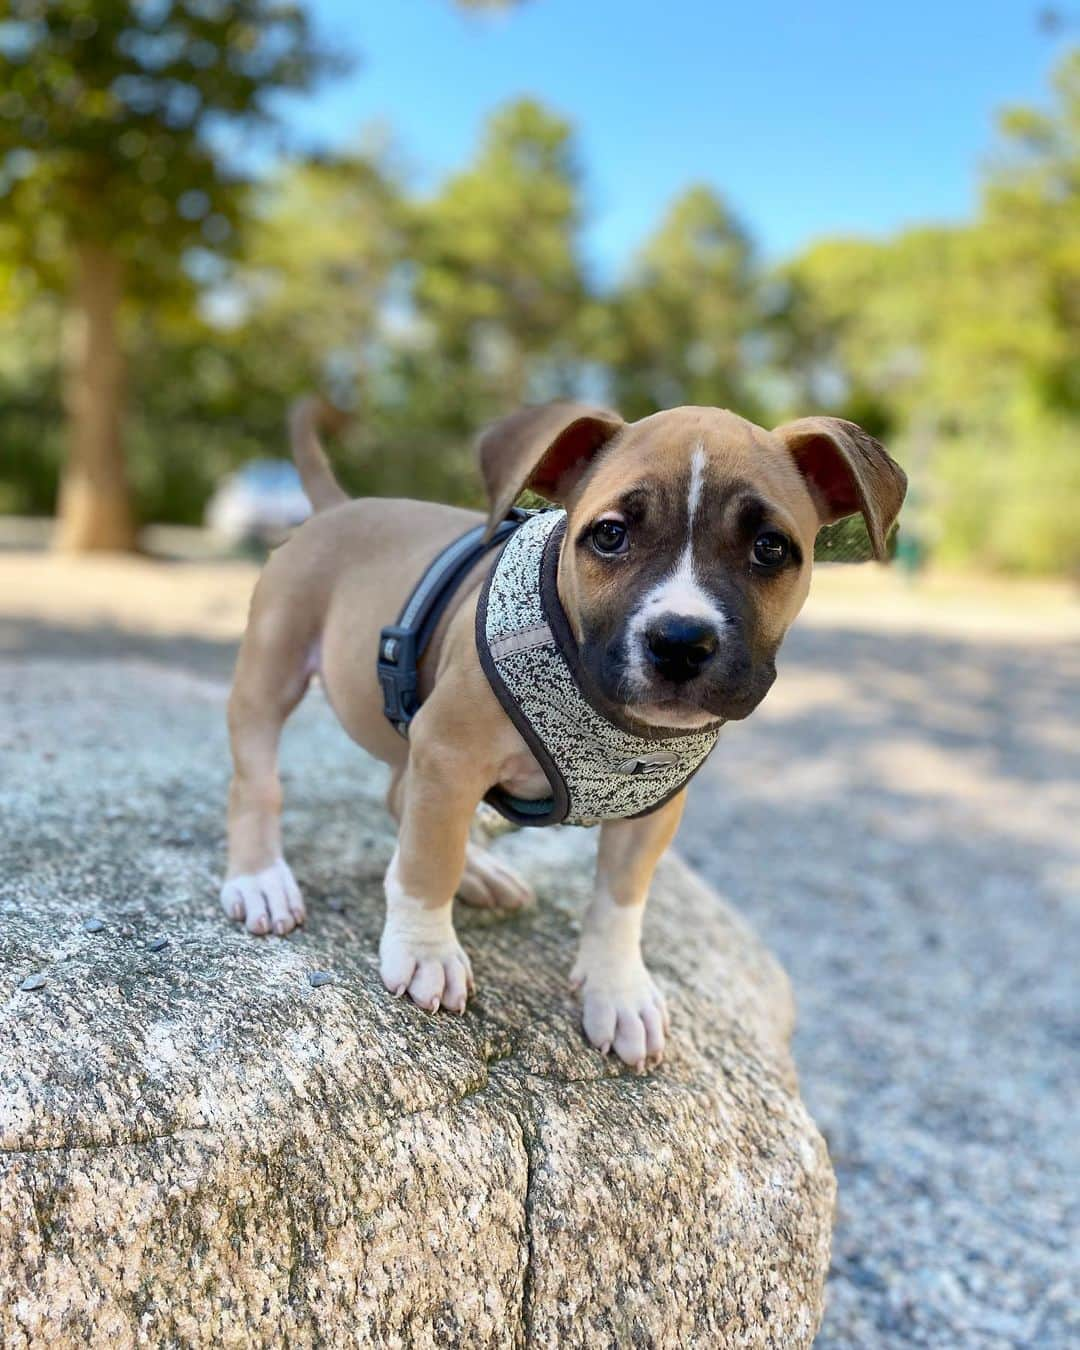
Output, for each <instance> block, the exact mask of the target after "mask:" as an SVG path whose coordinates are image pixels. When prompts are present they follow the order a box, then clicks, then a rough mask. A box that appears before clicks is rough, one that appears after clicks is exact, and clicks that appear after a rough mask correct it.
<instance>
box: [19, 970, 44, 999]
mask: <svg viewBox="0 0 1080 1350" xmlns="http://www.w3.org/2000/svg"><path fill="white" fill-rule="evenodd" d="M19 988H20V989H21V990H22V991H23V992H24V993H26V994H29V993H31V992H32V991H33V990H35V989H44V988H45V976H44V975H42V974H41V973H40V972H39V973H38V974H36V975H27V977H26V979H25V980H23V982H22V984H20V985H19Z"/></svg>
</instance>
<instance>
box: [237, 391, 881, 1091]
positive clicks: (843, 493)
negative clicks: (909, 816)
mask: <svg viewBox="0 0 1080 1350" xmlns="http://www.w3.org/2000/svg"><path fill="white" fill-rule="evenodd" d="M315 421H316V406H315V405H314V404H313V403H308V404H305V405H301V407H300V409H298V411H297V413H296V415H295V416H294V421H293V439H294V453H295V456H296V459H297V463H298V466H299V468H300V471H301V475H302V477H303V481H304V486H305V489H306V490H307V492H308V495H309V497H310V498H311V501H312V505H313V506H314V508H315V514H314V515H313V516H312V518H311V519H310V520H309V521H308V522H307V523H306V524H305V525H303V526H302V527H301V528H300V529H299V530H297V531H296V533H295V534H294V535H293V536H292V538H291V539H290V540H289V541H288V542H287V543H286V544H284V545H283V546H282V547H281V548H279V549H278V550H277V551H276V552H275V553H274V554H273V555H272V557H271V558H270V560H269V562H268V563H267V565H266V568H265V570H264V572H263V574H262V576H261V578H260V580H259V584H258V586H257V587H256V590H255V596H254V599H253V601H252V606H251V616H250V621H249V624H248V629H247V633H246V634H245V637H244V642H243V646H242V648H241V651H240V656H239V659H238V662H237V668H236V677H235V683H234V686H233V690H232V696H231V698H230V701H229V730H230V735H231V743H232V753H233V762H234V768H235V773H234V777H233V781H232V787H231V790H230V797H229V860H228V871H227V879H226V881H225V883H224V885H223V887H222V891H221V900H222V904H223V906H224V908H225V911H226V913H227V914H229V915H230V917H232V918H233V919H235V920H236V921H237V922H241V921H242V922H244V923H246V925H247V928H248V930H249V931H250V932H252V933H268V932H271V931H272V932H276V933H279V934H283V933H287V932H288V931H289V930H290V929H291V928H293V927H294V925H296V924H298V923H302V922H303V920H304V907H303V901H302V899H301V895H300V891H299V888H298V887H297V884H296V882H295V880H294V879H293V875H292V873H291V871H290V870H289V867H288V865H287V863H286V862H285V860H284V857H283V855H282V846H281V836H280V829H279V817H280V812H281V787H280V783H279V780H278V774H277V750H278V740H279V736H280V733H281V729H282V725H283V723H284V722H285V719H286V718H287V717H288V715H289V713H290V712H291V711H292V710H293V708H294V707H295V706H296V705H297V703H298V702H299V701H300V699H301V697H302V696H303V694H304V691H305V689H306V687H307V684H308V681H309V680H310V678H311V676H312V675H313V674H315V673H316V672H317V673H318V674H319V675H320V676H321V678H322V681H323V684H324V686H325V690H326V694H327V698H328V699H329V702H330V704H331V706H332V707H333V709H334V711H335V712H336V714H337V716H338V717H339V719H340V720H341V723H342V725H343V726H344V728H345V730H346V731H347V732H348V734H349V735H350V736H351V737H352V738H353V739H354V740H356V741H357V742H359V744H360V745H362V746H363V747H364V748H365V749H366V750H367V751H369V752H370V753H371V754H373V755H376V756H377V757H378V758H380V759H382V760H384V761H385V762H386V763H388V764H389V765H390V766H391V768H392V770H393V780H392V786H391V789H390V794H389V805H390V809H391V810H392V812H393V813H394V815H395V817H396V818H397V821H398V824H399V835H398V847H397V850H396V852H395V854H394V857H393V859H392V861H391V863H390V866H389V869H388V871H387V874H386V903H387V912H386V924H385V929H384V932H383V937H382V941H381V944H380V970H381V974H382V978H383V981H384V983H385V984H386V986H387V988H388V989H390V990H391V991H393V992H394V993H396V994H403V993H407V994H408V996H409V997H410V998H411V999H412V1000H413V1001H414V1002H415V1003H417V1004H419V1005H420V1006H421V1007H423V1008H427V1009H430V1010H433V1011H434V1010H436V1009H438V1008H440V1007H442V1008H447V1009H451V1010H453V1011H455V1012H462V1011H464V1008H465V1003H466V998H467V996H468V992H469V990H470V989H471V988H472V973H471V969H470V964H469V958H468V956H467V955H466V953H465V952H464V950H463V949H462V947H461V946H460V944H459V943H458V940H457V937H456V935H455V932H454V926H453V921H452V915H451V910H452V903H451V902H452V901H453V898H454V896H455V894H457V895H458V896H460V898H461V899H462V900H465V901H467V902H469V903H473V904H481V905H495V906H500V907H504V908H511V907H516V906H518V905H520V904H522V903H523V902H524V901H525V900H526V899H527V898H528V896H529V891H528V888H527V886H526V885H525V884H524V883H523V882H522V881H520V880H519V879H518V878H517V877H515V876H514V875H513V874H512V873H510V872H509V871H508V870H507V869H506V868H505V867H503V866H502V865H501V864H497V863H496V862H494V860H492V859H491V858H490V857H489V856H488V855H487V854H486V853H485V852H484V851H483V850H481V849H479V848H477V847H476V846H475V845H474V844H472V843H471V842H470V839H469V829H470V824H471V822H472V819H473V814H474V812H475V809H476V806H477V804H478V803H479V802H480V801H481V800H482V799H483V798H484V795H485V793H487V791H488V790H489V789H490V788H491V787H492V786H493V785H495V784H500V785H502V786H503V787H504V788H506V789H507V790H508V791H510V792H512V793H513V794H514V795H515V796H517V797H533V798H540V797H543V796H545V794H546V793H547V791H548V783H547V780H546V778H545V777H544V774H543V773H542V772H541V770H540V766H539V764H538V763H537V761H536V759H535V758H534V757H533V755H532V753H531V752H530V750H529V748H528V746H527V745H526V742H525V741H524V740H523V738H522V736H521V734H520V733H519V732H518V730H517V729H516V728H515V726H514V724H513V723H512V722H511V721H510V719H509V718H508V717H507V715H506V713H505V712H504V711H503V709H502V707H501V706H500V704H499V701H498V699H497V698H496V696H495V694H494V693H493V691H492V688H491V686H490V685H489V683H488V679H487V677H486V676H485V674H484V671H483V669H482V668H481V665H480V662H479V659H478V656H477V649H476V639H475V633H474V622H475V611H476V604H477V595H478V590H479V586H480V582H481V580H482V577H483V574H484V572H485V571H486V569H487V568H488V567H489V566H490V565H491V557H490V555H489V558H488V560H487V561H486V562H484V563H482V564H480V565H478V566H477V568H476V569H474V574H473V575H472V576H471V577H470V578H469V579H468V580H467V582H466V583H465V584H464V585H463V586H462V587H461V588H460V590H459V592H458V595H457V596H456V598H455V603H454V605H453V606H452V607H451V609H450V611H449V612H448V614H447V615H446V616H444V618H443V620H442V622H441V623H440V627H439V630H438V631H437V633H436V636H435V639H434V641H433V642H432V644H431V647H430V648H429V650H428V653H427V655H426V656H425V658H424V661H423V663H422V665H421V671H420V675H421V692H422V695H423V704H422V706H421V708H420V711H419V712H418V714H417V715H416V717H415V719H414V721H413V723H412V726H411V728H410V734H409V739H408V740H407V741H406V740H403V739H402V738H401V737H400V736H399V735H398V734H397V733H396V732H395V730H394V729H393V728H392V727H391V725H390V724H389V722H388V721H387V720H386V718H385V717H384V715H383V711H382V698H381V693H380V688H379V685H378V682H377V679H376V672H375V659H376V652H377V647H378V640H379V632H380V629H381V628H382V626H383V625H385V624H388V623H393V622H395V621H396V619H397V616H398V614H399V612H400V610H401V607H402V605H403V603H404V601H405V599H406V598H407V596H408V594H409V592H410V591H411V589H412V587H413V585H414V583H415V582H416V580H417V578H418V577H419V576H420V574H421V573H422V571H423V570H424V568H425V567H426V565H427V564H428V563H429V562H430V561H431V560H432V559H433V558H434V557H435V556H436V555H437V554H438V552H439V551H440V550H441V549H442V548H444V547H445V546H446V545H447V544H448V543H450V542H451V541H452V540H453V539H455V538H457V537H458V536H459V535H461V534H462V533H464V532H465V531H466V530H467V529H469V528H471V527H472V526H473V525H474V524H476V522H477V521H478V520H479V519H480V517H478V516H477V515H476V514H475V513H473V512H470V511H464V510H459V509H457V508H455V507H449V506H440V505H436V504H433V503H428V502H417V501H400V500H383V499H378V500H375V499H370V500H360V501H349V500H348V499H347V498H346V496H345V494H344V493H343V492H342V490H341V488H340V487H339V486H338V484H337V483H336V481H335V480H334V477H333V475H332V473H331V471H330V467H329V465H328V463H327V461H326V457H325V455H324V454H323V452H322V449H321V447H320V445H319V443H318V439H317V436H316V432H315ZM480 463H481V470H482V473H483V477H484V482H485V485H486V488H487V491H488V495H489V499H490V501H491V513H490V522H491V526H492V528H493V527H494V525H495V524H496V523H497V522H498V521H499V520H501V519H502V518H503V516H504V515H505V514H506V512H507V510H508V509H509V508H510V506H511V505H512V504H513V502H514V501H515V500H516V498H517V497H518V495H519V494H520V493H521V492H522V491H523V490H524V489H525V488H526V487H531V488H533V489H534V490H536V491H538V492H540V493H541V494H543V495H544V496H545V497H548V498H550V499H551V500H553V501H556V502H558V503H560V504H561V505H562V506H564V507H565V509H566V512H567V527H566V533H565V538H564V541H563V544H562V548H561V553H560V554H559V558H558V573H557V589H558V595H559V598H560V599H561V601H562V605H563V608H564V610H565V613H566V616H567V618H568V620H569V624H570V627H571V628H572V631H573V636H574V638H575V639H576V642H577V645H578V654H579V657H580V663H581V667H582V669H583V671H584V678H585V680H587V681H588V683H589V684H590V685H591V690H590V695H591V697H592V699H593V701H594V702H595V703H596V704H597V705H598V706H601V707H605V706H606V707H610V708H611V709H613V710H614V711H617V712H618V714H619V715H620V716H621V717H622V718H623V719H624V720H628V721H630V722H632V723H633V724H635V725H639V726H645V727H662V728H672V729H684V730H689V729H693V728H700V727H703V726H706V725H709V724H711V723H715V722H716V720H717V719H719V718H724V719H738V718H743V717H746V716H747V715H748V714H749V713H751V712H752V711H753V710H754V708H755V707H757V705H758V704H759V703H760V702H761V700H762V698H764V696H765V694H766V693H767V691H768V689H769V687H770V686H771V684H772V682H773V679H774V678H775V673H776V672H775V664H774V660H775V656H776V652H777V649H778V648H779V646H780V643H781V641H782V640H783V637H784V634H785V632H786V631H787V629H788V626H789V625H790V624H791V621H792V620H793V619H794V618H795V616H796V614H797V613H798V612H799V609H800V608H801V606H802V604H803V601H804V600H805V598H806V593H807V590H808V587H809V584H810V571H811V563H812V559H813V553H814V537H815V535H816V534H817V532H818V529H819V527H820V526H821V525H822V524H824V523H825V522H828V521H834V520H837V519H839V518H840V517H842V516H845V515H849V514H852V513H854V512H861V513H862V515H863V516H864V518H865V520H866V524H867V528H868V531H869V534H870V539H871V541H872V543H873V546H874V550H875V553H876V554H877V556H878V557H879V558H880V557H882V556H884V551H885V539H886V535H887V533H888V531H889V528H890V526H891V525H892V523H893V521H894V520H895V518H896V515H897V513H898V511H899V509H900V505H901V503H902V501H903V498H904V492H905V485H906V480H905V477H904V474H903V472H902V470H901V469H900V468H899V467H898V466H897V465H896V464H895V463H894V462H893V461H892V460H891V459H890V458H889V456H888V455H887V454H886V453H885V451H884V450H883V449H882V447H881V446H880V445H879V444H878V443H877V442H876V441H875V440H873V438H872V437H870V436H868V435H867V434H866V433H865V432H863V431H862V430H860V428H858V427H856V426H854V425H853V424H852V423H850V422H843V421H840V420H838V419H835V418H827V417H811V418H805V419H802V420H800V421H797V422H792V423H789V424H788V425H786V426H783V427H779V428H778V429H777V430H775V431H765V430H763V429H762V428H761V427H757V426H754V425H753V424H751V423H750V422H747V421H745V420H743V419H742V418H741V417H738V416H736V415H735V414H734V413H730V412H724V411H721V410H719V409H716V408H676V409H674V410H673V411H670V412H662V413H657V414H655V415H654V416H652V417H647V418H644V419H643V420H641V421H639V422H635V423H631V424H626V423H624V422H622V421H621V419H620V418H619V417H618V416H617V415H615V414H614V413H610V412H607V411H604V410H599V409H593V408H586V407H581V406H577V405H574V404H555V405H550V406H547V407H541V408H532V409H527V410H525V411H523V412H520V413H517V414H515V415H514V416H512V417H509V418H507V419H506V420H505V421H503V422H500V423H498V424H497V425H496V426H494V427H493V428H491V429H490V430H489V431H488V432H487V433H486V434H485V435H484V436H483V438H482V439H481V442H480ZM684 796H685V792H682V791H680V792H679V793H678V794H677V795H676V796H674V797H673V798H672V799H671V800H670V801H668V802H667V803H666V804H665V805H663V806H662V807H660V808H659V809H657V810H655V811H654V812H652V813H651V814H648V815H644V816H640V817H636V818H633V819H626V820H616V821H606V822H605V823H603V824H602V825H601V827H600V843H599V853H598V865H597V876H596V889H595V895H594V898H593V901H592V904H591V906H590V908H589V911H588V913H587V915H586V917H585V922H584V930H583V935H582V939H581V946H580V951H579V954H578V958H577V962H576V964H575V967H574V970H573V972H572V977H571V978H572V981H573V983H574V984H575V985H576V986H577V987H578V988H579V989H580V991H581V994H582V998H583V1003H584V1025H585V1032H586V1035H587V1036H588V1039H589V1040H590V1042H591V1043H592V1044H593V1045H595V1046H597V1047H598V1048H599V1049H600V1050H601V1051H602V1052H605V1053H606V1052H607V1051H608V1050H610V1049H612V1048H613V1049H614V1050H615V1052H616V1054H617V1055H618V1056H619V1058H620V1059H622V1060H623V1061H625V1062H626V1063H628V1064H632V1065H635V1066H637V1067H642V1066H643V1065H644V1064H645V1063H646V1062H647V1061H650V1062H651V1061H656V1060H658V1059H659V1058H660V1056H661V1055H662V1053H663V1049H664V1037H665V1033H666V1031H667V1026H668V1023H667V1014H666V1012H665V1009H664V1001H663V997H662V996H661V994H660V991H659V990H658V989H657V987H656V985H655V984H654V983H653V980H652V978H651V977H650V975H649V973H648V971H647V970H646V968H645V965H644V962H643V961H642V956H641V946H640V938H641V922H642V913H643V910H644V905H645V900H646V896H647V893H648V889H649V883H650V880H651V878H652V874H653V869H654V868H655V866H656V863H657V860H658V859H659V857H660V855H661V854H662V853H663V851H664V850H665V849H666V848H667V846H668V844H669V843H670V842H671V839H672V836H673V835H674V833H675V830H676V827H677V826H678V823H679V818H680V815H681V813H682V808H683V800H684Z"/></svg>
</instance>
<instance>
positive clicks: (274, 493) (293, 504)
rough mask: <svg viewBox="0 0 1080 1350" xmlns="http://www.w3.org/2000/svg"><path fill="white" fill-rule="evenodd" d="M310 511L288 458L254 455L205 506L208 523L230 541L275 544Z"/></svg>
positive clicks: (220, 487) (224, 483) (225, 480)
mask: <svg viewBox="0 0 1080 1350" xmlns="http://www.w3.org/2000/svg"><path fill="white" fill-rule="evenodd" d="M310 514H311V503H310V502H309V501H308V499H307V497H306V496H305V495H304V489H303V488H302V487H301V486H300V475H299V474H298V473H297V472H296V468H295V466H294V465H293V464H292V463H291V462H290V461H289V460H287V459H254V460H252V461H251V462H250V463H248V464H245V465H244V466H243V467H242V468H240V469H237V471H236V472H235V473H232V474H230V475H229V477H228V478H226V479H224V481H223V482H221V483H220V484H219V485H218V487H217V489H216V490H215V492H214V495H213V496H212V497H211V498H210V501H209V502H208V503H207V506H206V524H207V527H208V528H209V529H211V530H213V532H214V533H215V534H217V535H220V536H221V537H222V538H224V539H226V540H228V542H229V543H230V544H246V543H258V544H275V543H279V542H280V541H281V539H282V538H283V537H284V536H285V535H286V534H288V532H289V531H290V530H292V529H295V527H296V526H297V525H299V524H301V522H302V521H305V520H306V519H307V518H308V516H309V515H310Z"/></svg>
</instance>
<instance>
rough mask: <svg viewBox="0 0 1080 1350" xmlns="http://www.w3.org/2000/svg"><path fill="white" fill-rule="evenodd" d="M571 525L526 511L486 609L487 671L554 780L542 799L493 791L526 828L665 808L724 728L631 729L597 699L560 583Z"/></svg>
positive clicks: (557, 516) (481, 624) (479, 619)
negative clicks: (563, 551)
mask: <svg viewBox="0 0 1080 1350" xmlns="http://www.w3.org/2000/svg"><path fill="white" fill-rule="evenodd" d="M565 532H566V513H565V511H539V512H534V513H530V514H527V515H525V518H524V520H523V522H522V523H521V524H520V525H519V526H518V527H517V529H516V530H515V531H514V532H513V533H512V534H511V535H510V536H509V538H508V539H507V541H506V543H505V544H504V546H503V549H502V552H501V553H500V555H499V557H498V559H497V560H496V562H495V565H494V566H493V567H492V569H491V572H490V573H489V575H488V578H487V581H486V582H485V584H484V587H483V590H482V591H481V594H480V600H479V604H478V606H477V611H476V647H477V651H478V653H479V656H480V663H481V665H482V666H483V668H484V673H485V674H486V675H487V677H488V680H489V682H490V684H491V687H492V689H493V690H494V691H495V694H496V696H497V697H498V699H499V702H500V703H501V704H502V706H503V708H504V709H505V711H506V713H507V715H508V716H509V718H510V720H511V721H512V722H513V723H514V725H515V726H516V727H517V729H518V731H520V732H521V735H522V737H523V738H524V740H525V742H526V744H527V745H528V747H529V749H530V750H531V751H532V753H533V755H534V756H535V757H536V759H537V761H538V762H539V764H540V767H541V768H542V769H543V771H544V774H545V776H546V777H547V780H548V783H549V785H550V787H551V795H550V797H547V798H543V799H540V800H537V801H531V800H528V799H525V798H520V797H512V796H510V795H509V794H508V793H506V792H504V791H503V790H502V789H501V788H494V789H493V790H492V791H491V792H490V793H489V794H488V797H487V800H488V802H489V803H490V804H491V805H492V806H493V807H495V809H496V810H497V811H499V812H500V813H501V814H502V815H504V816H505V817H506V818H507V819H508V820H511V821H513V822H514V823H515V824H517V825H560V824H565V825H595V824H598V823H599V822H600V821H603V820H621V819H625V818H627V817H629V816H641V815H645V814H647V813H648V812H650V811H655V810H656V809H657V808H658V807H660V806H663V804H664V803H665V802H666V801H668V800H669V799H670V798H671V797H673V796H674V795H675V794H676V793H677V792H678V791H679V790H680V789H681V788H682V787H683V786H684V785H685V784H686V783H687V781H688V780H689V779H690V778H691V777H692V776H693V775H694V774H695V773H696V772H697V770H698V769H699V768H700V767H701V765H702V763H703V762H704V761H705V758H706V757H707V755H708V754H709V752H710V751H711V750H712V748H713V746H714V745H715V744H716V739H717V736H718V735H719V734H720V726H721V725H722V724H721V723H719V722H718V723H716V724H714V725H712V726H710V727H706V728H704V729H703V730H701V731H694V732H672V731H661V730H654V729H652V728H647V727H642V726H640V725H638V726H635V727H630V726H629V725H627V724H624V723H623V722H621V721H616V720H615V718H614V715H613V713H612V712H611V711H610V710H607V709H603V708H601V707H600V705H599V704H598V703H597V702H594V701H593V699H592V697H591V695H590V686H589V683H588V681H587V678H586V677H585V676H584V673H583V671H582V669H581V665H580V659H579V655H578V648H577V642H576V641H575V639H574V635H573V632H572V631H571V629H570V625H569V622H568V621H567V618H566V614H565V613H564V611H563V607H562V603H561V601H560V600H559V593H558V589H557V586H556V578H557V575H558V565H559V551H560V549H561V546H562V540H563V536H564V535H565Z"/></svg>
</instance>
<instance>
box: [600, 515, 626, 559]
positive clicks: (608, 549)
mask: <svg viewBox="0 0 1080 1350" xmlns="http://www.w3.org/2000/svg"><path fill="white" fill-rule="evenodd" d="M592 542H593V548H595V549H596V551H597V553H625V552H626V526H625V525H624V524H623V523H622V521H621V520H598V521H597V522H596V524H595V525H594V526H593V527H592Z"/></svg>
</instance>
